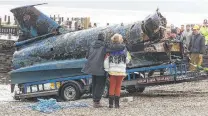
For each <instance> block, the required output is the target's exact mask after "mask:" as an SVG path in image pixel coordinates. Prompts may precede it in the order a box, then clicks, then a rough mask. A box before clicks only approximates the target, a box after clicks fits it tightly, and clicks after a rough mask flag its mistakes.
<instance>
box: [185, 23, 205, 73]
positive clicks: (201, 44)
mask: <svg viewBox="0 0 208 116" xmlns="http://www.w3.org/2000/svg"><path fill="white" fill-rule="evenodd" d="M188 49H189V51H190V55H191V61H190V64H191V65H190V71H194V70H196V68H195V67H194V66H193V65H197V66H201V65H202V61H203V53H204V52H205V39H204V36H203V35H201V34H200V32H199V26H198V25H195V26H194V27H193V35H192V36H191V40H190V43H189V47H188Z"/></svg>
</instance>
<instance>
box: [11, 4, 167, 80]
mask: <svg viewBox="0 0 208 116" xmlns="http://www.w3.org/2000/svg"><path fill="white" fill-rule="evenodd" d="M11 11H12V12H13V13H14V16H15V17H16V19H17V21H18V22H19V24H20V29H21V30H22V32H23V35H24V36H23V37H26V38H23V39H22V41H19V42H17V43H16V47H17V50H16V51H15V53H14V55H13V60H12V63H13V69H14V70H13V71H12V72H11V73H10V74H11V80H12V83H13V84H15V83H26V82H33V81H40V80H47V79H52V78H58V77H70V76H75V75H82V74H83V73H82V72H81V69H82V67H83V66H84V64H85V62H86V59H84V58H85V55H86V52H87V51H88V49H89V47H90V46H91V45H92V44H93V43H94V42H95V40H97V38H98V34H99V33H101V32H102V33H104V34H105V44H106V45H109V44H110V38H111V37H112V36H113V35H114V34H115V33H119V34H121V35H122V36H123V39H124V43H125V44H126V47H127V49H128V51H129V52H130V53H131V55H132V61H131V63H130V64H129V65H128V66H127V67H128V68H136V67H145V66H152V65H158V64H162V63H166V62H169V57H168V56H167V54H166V53H165V51H154V52H145V51H144V48H145V44H144V42H145V41H146V39H144V35H145V34H144V33H146V35H148V36H149V38H147V41H148V39H149V41H155V40H160V39H162V36H163V35H161V33H156V32H155V30H157V31H158V29H159V26H161V25H162V24H161V22H160V20H161V17H160V16H159V14H158V13H155V14H154V15H152V16H149V17H148V18H147V19H146V22H145V21H144V22H141V21H139V22H135V23H132V24H128V25H124V26H122V25H114V26H107V27H97V28H91V29H87V30H81V31H77V32H67V33H66V32H65V31H63V32H62V31H61V30H60V29H61V28H60V27H59V26H58V25H57V24H56V23H55V22H53V21H52V20H51V19H50V18H49V17H47V16H45V15H44V16H43V14H42V13H41V12H40V11H38V10H37V9H36V8H35V7H34V6H25V7H19V8H15V9H13V10H11ZM19 12H20V13H19ZM30 14H33V15H30ZM33 17H34V19H36V20H34V19H33ZM30 19H33V20H30ZM34 22H35V24H37V25H39V26H37V25H34ZM51 22H52V23H51ZM41 24H45V25H46V26H41ZM144 24H145V25H146V26H147V27H146V29H145V32H144V29H142V25H144ZM153 25H154V26H153ZM144 27H145V26H143V28H144ZM153 27H154V29H153ZM40 30H45V31H40ZM54 30H56V31H58V34H57V35H54V34H53V31H54ZM34 32H36V33H35V34H34ZM154 43H155V42H154ZM161 45H162V44H161ZM162 47H163V46H162ZM156 54H157V55H156ZM63 63H65V64H67V67H62V69H59V68H57V67H56V66H59V65H60V64H63ZM65 66H66V65H65ZM74 66H76V68H75V67H74ZM50 67H55V68H54V69H51V68H50ZM29 69H30V70H29ZM37 69H39V70H37ZM46 73H47V74H46Z"/></svg>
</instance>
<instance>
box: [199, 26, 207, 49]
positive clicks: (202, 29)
mask: <svg viewBox="0 0 208 116" xmlns="http://www.w3.org/2000/svg"><path fill="white" fill-rule="evenodd" d="M200 32H201V34H202V35H203V36H204V37H205V45H207V44H208V27H204V26H203V27H201V28H200Z"/></svg>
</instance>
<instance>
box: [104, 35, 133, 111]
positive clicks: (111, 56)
mask: <svg viewBox="0 0 208 116" xmlns="http://www.w3.org/2000/svg"><path fill="white" fill-rule="evenodd" d="M111 41H112V43H113V45H114V46H119V44H122V43H123V38H122V36H121V35H120V34H115V35H114V36H113V37H112V38H111ZM123 48H124V50H120V51H115V52H109V53H107V54H106V56H105V61H104V68H105V71H107V72H108V74H109V77H110V89H109V108H113V102H114V100H115V108H119V99H120V93H121V92H120V91H121V83H122V81H123V79H124V77H125V76H126V64H127V63H129V62H130V59H131V56H130V54H129V52H128V51H127V49H126V48H125V46H123Z"/></svg>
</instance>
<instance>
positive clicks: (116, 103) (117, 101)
mask: <svg viewBox="0 0 208 116" xmlns="http://www.w3.org/2000/svg"><path fill="white" fill-rule="evenodd" d="M119 101H120V96H115V108H119V107H120V105H119Z"/></svg>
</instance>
